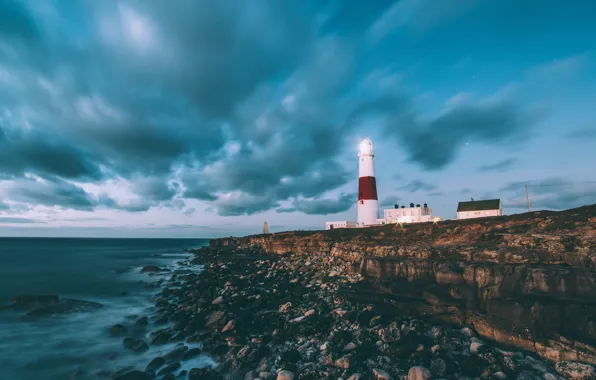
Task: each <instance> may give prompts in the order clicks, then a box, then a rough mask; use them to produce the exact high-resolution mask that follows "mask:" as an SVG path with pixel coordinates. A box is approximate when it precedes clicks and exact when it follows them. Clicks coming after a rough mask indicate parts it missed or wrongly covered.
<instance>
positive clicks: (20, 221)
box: [0, 216, 45, 224]
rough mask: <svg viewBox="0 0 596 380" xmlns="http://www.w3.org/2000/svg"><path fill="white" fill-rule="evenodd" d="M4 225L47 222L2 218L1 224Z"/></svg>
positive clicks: (0, 219)
mask: <svg viewBox="0 0 596 380" xmlns="http://www.w3.org/2000/svg"><path fill="white" fill-rule="evenodd" d="M4 223H14V224H31V223H45V222H44V221H40V220H37V219H30V218H16V217H10V216H0V224H4Z"/></svg>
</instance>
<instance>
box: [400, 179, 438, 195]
mask: <svg viewBox="0 0 596 380" xmlns="http://www.w3.org/2000/svg"><path fill="white" fill-rule="evenodd" d="M436 188H437V186H435V185H433V184H431V183H427V182H424V181H421V180H418V179H417V180H414V181H412V182H410V183H408V184H407V185H404V186H399V187H397V190H404V191H407V192H410V193H415V192H417V191H420V190H423V191H430V190H435V189H436Z"/></svg>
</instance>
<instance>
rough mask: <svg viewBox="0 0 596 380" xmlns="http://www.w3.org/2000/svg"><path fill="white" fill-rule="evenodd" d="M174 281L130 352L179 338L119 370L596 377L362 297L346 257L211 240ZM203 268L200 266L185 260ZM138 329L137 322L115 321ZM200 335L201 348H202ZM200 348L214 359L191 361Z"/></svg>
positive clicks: (181, 374)
mask: <svg viewBox="0 0 596 380" xmlns="http://www.w3.org/2000/svg"><path fill="white" fill-rule="evenodd" d="M194 253H195V255H194V258H193V259H192V260H190V261H189V262H186V263H183V266H182V268H181V269H179V270H176V271H174V272H173V273H172V276H171V277H170V279H169V280H168V281H167V282H164V283H163V284H156V285H160V286H163V290H162V291H161V292H160V294H159V297H158V298H157V299H156V301H155V310H156V315H154V316H150V318H143V317H141V318H140V319H139V320H138V321H137V322H136V323H137V324H139V323H140V324H144V325H145V324H148V325H149V329H150V330H152V331H151V332H150V333H146V334H145V335H144V336H146V337H148V339H147V341H145V340H144V339H143V338H142V337H140V338H132V337H130V336H128V337H125V338H123V339H124V340H123V344H124V346H126V347H127V348H128V349H132V350H139V351H143V350H146V346H147V345H163V344H167V343H172V342H176V343H177V347H175V348H174V349H173V350H172V351H171V352H170V353H168V354H166V355H164V356H161V357H156V358H154V359H153V360H151V362H150V363H149V364H148V365H147V366H146V368H138V369H134V370H133V369H130V368H129V369H125V370H123V371H121V372H120V373H117V374H114V375H113V378H114V379H120V380H124V379H154V378H159V379H176V378H188V379H224V378H227V379H248V380H250V379H257V378H259V379H278V380H291V379H352V380H356V379H408V380H418V379H475V378H486V379H563V378H579V379H591V378H596V371H595V370H594V367H593V366H591V365H589V364H582V363H577V362H569V361H560V362H558V363H554V362H551V361H548V360H543V359H540V358H539V357H537V356H536V355H534V354H532V353H529V352H527V351H523V350H516V349H512V348H505V347H502V346H499V345H498V344H495V343H492V342H490V341H487V340H485V339H482V338H481V337H479V336H478V334H477V332H476V331H474V329H472V328H470V327H464V328H456V327H453V326H449V325H445V324H437V323H434V324H433V323H429V322H427V321H424V320H422V319H418V318H414V317H410V316H407V315H405V314H403V313H400V312H398V311H397V309H395V308H394V307H392V306H391V305H387V304H383V303H377V302H371V301H372V300H368V301H367V300H361V299H359V300H353V299H351V297H350V294H352V292H353V291H355V290H357V289H359V287H362V286H366V283H367V281H366V280H365V279H364V277H363V276H361V275H360V274H359V273H353V271H351V270H350V265H348V264H349V263H348V262H346V261H345V260H344V259H342V258H340V257H333V256H327V255H311V254H307V253H293V254H283V255H261V252H260V250H258V249H242V250H238V249H220V248H213V247H212V248H209V247H204V248H202V249H200V250H197V251H195V252H194ZM196 265H201V266H203V271H201V272H200V273H193V272H192V271H190V270H188V269H185V268H184V266H196ZM113 329H114V330H116V331H115V332H117V333H118V332H121V333H122V334H124V335H126V331H127V327H125V326H122V331H118V330H119V329H120V327H119V326H115V327H113ZM196 344H199V346H198V347H197V346H195V347H194V348H190V347H191V346H192V345H196ZM199 354H203V355H204V354H207V355H209V356H210V357H211V358H213V360H214V362H215V363H216V366H215V367H213V368H192V369H190V370H189V371H186V370H181V367H182V366H183V365H184V367H185V368H188V366H189V364H190V365H191V366H192V363H193V360H194V358H195V357H197V355H199Z"/></svg>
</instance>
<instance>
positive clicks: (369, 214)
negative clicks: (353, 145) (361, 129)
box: [358, 138, 379, 227]
mask: <svg viewBox="0 0 596 380" xmlns="http://www.w3.org/2000/svg"><path fill="white" fill-rule="evenodd" d="M374 156H375V155H374V153H373V145H372V141H370V139H368V138H367V139H364V140H362V142H361V143H360V151H359V152H358V177H359V178H358V226H359V227H365V226H367V225H373V224H376V223H377V218H378V217H379V200H378V199H377V181H376V179H375V169H374V164H373V158H374Z"/></svg>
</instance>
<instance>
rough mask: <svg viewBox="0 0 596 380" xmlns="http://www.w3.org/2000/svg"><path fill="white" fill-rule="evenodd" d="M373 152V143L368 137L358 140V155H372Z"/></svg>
mask: <svg viewBox="0 0 596 380" xmlns="http://www.w3.org/2000/svg"><path fill="white" fill-rule="evenodd" d="M372 154H373V144H372V141H371V140H370V139H369V138H365V139H364V140H362V141H361V142H360V152H359V156H372Z"/></svg>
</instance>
